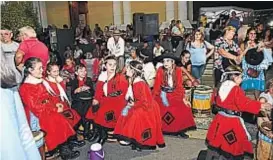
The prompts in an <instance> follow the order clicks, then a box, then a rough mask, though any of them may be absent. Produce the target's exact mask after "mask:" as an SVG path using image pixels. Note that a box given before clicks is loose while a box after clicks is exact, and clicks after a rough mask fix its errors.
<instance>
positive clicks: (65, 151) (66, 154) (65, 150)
mask: <svg viewBox="0 0 273 160" xmlns="http://www.w3.org/2000/svg"><path fill="white" fill-rule="evenodd" d="M79 156H80V152H79V151H73V150H72V149H70V147H68V146H67V145H63V146H61V147H60V157H61V158H62V159H63V160H67V159H75V158H77V157H79Z"/></svg>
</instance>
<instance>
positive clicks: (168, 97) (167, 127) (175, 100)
mask: <svg viewBox="0 0 273 160" xmlns="http://www.w3.org/2000/svg"><path fill="white" fill-rule="evenodd" d="M157 60H158V61H163V66H162V67H160V68H159V69H158V70H157V73H156V78H155V84H154V89H153V95H154V97H155V100H156V101H157V103H158V104H159V106H160V112H161V117H162V130H163V133H164V134H171V135H180V136H181V137H182V138H188V135H186V134H185V131H187V130H189V129H195V128H196V126H195V122H194V119H193V115H192V112H191V108H190V103H189V102H188V101H186V99H185V90H184V88H183V86H182V85H181V84H182V83H183V76H182V70H181V68H180V67H177V66H176V64H175V62H178V61H179V60H178V58H176V57H175V56H174V54H173V53H169V54H163V55H161V56H160V57H158V58H157Z"/></svg>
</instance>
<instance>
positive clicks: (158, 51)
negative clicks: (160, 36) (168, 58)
mask: <svg viewBox="0 0 273 160" xmlns="http://www.w3.org/2000/svg"><path fill="white" fill-rule="evenodd" d="M163 52H164V48H163V47H162V46H161V45H160V43H159V42H158V41H157V42H155V47H154V50H153V53H154V56H155V57H158V56H161V54H162V53H163Z"/></svg>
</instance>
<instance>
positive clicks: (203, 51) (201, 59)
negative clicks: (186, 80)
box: [186, 30, 214, 80]
mask: <svg viewBox="0 0 273 160" xmlns="http://www.w3.org/2000/svg"><path fill="white" fill-rule="evenodd" d="M186 49H187V50H188V51H189V52H190V53H191V62H192V75H193V77H195V78H196V79H198V80H200V79H201V77H202V75H203V73H204V71H205V65H206V62H207V59H208V58H209V57H210V56H211V55H212V54H213V53H214V46H213V45H211V44H210V43H209V42H207V41H205V40H204V32H202V31H200V30H197V31H195V33H194V38H193V41H192V42H190V43H189V44H188V45H187V47H186ZM208 50H209V52H208Z"/></svg>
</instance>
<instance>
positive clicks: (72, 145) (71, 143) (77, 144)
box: [68, 140, 86, 148]
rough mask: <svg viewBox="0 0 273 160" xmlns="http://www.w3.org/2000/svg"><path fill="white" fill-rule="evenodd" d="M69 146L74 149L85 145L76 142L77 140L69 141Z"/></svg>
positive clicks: (82, 142)
mask: <svg viewBox="0 0 273 160" xmlns="http://www.w3.org/2000/svg"><path fill="white" fill-rule="evenodd" d="M68 144H69V146H70V147H72V148H74V147H82V146H84V145H85V144H86V143H85V141H78V140H70V141H69V142H68Z"/></svg>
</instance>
